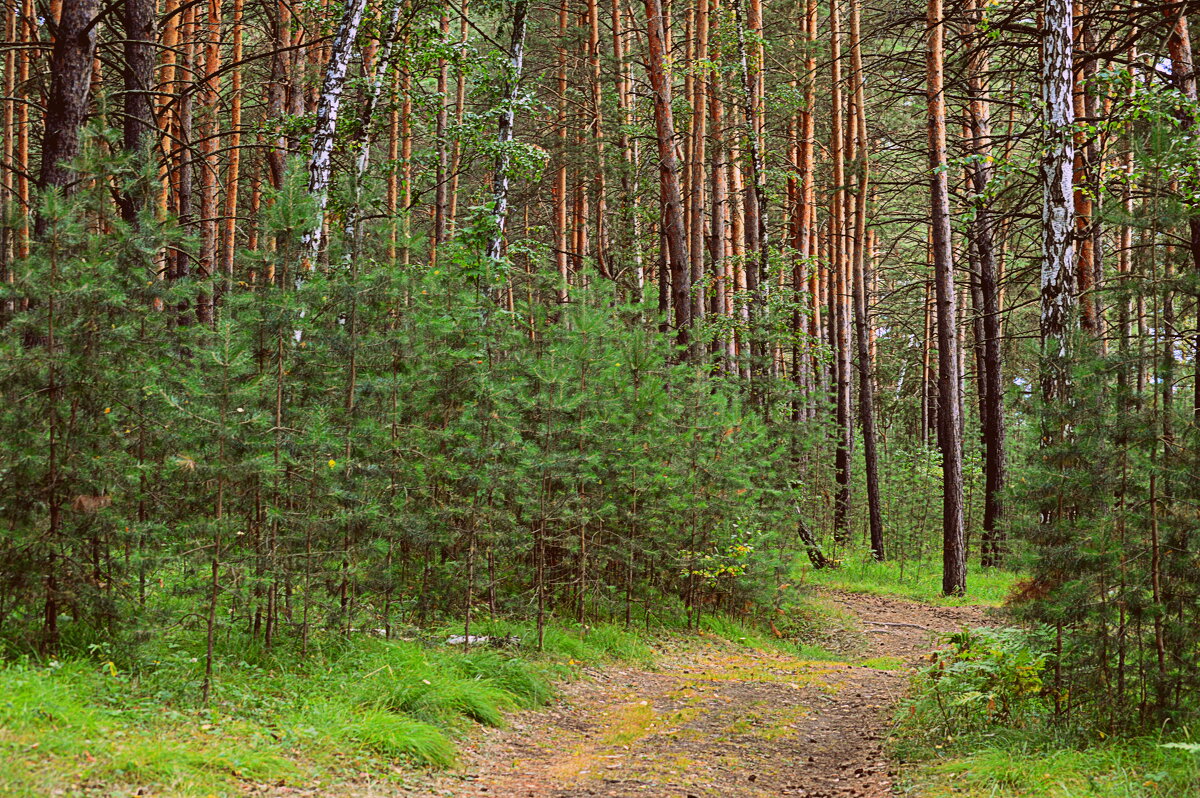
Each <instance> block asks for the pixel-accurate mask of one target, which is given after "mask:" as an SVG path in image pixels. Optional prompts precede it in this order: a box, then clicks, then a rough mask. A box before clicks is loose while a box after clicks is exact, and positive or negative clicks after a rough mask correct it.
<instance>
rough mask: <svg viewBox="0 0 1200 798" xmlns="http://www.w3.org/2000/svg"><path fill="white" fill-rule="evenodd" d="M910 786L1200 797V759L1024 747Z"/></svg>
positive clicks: (1008, 794)
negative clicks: (1198, 794) (1198, 792)
mask: <svg viewBox="0 0 1200 798" xmlns="http://www.w3.org/2000/svg"><path fill="white" fill-rule="evenodd" d="M906 782H907V783H906V787H907V788H908V791H909V794H911V795H919V796H922V798H943V796H951V795H953V796H978V798H983V797H984V796H987V798H1033V797H1034V796H1036V797H1037V798H1082V797H1083V796H1087V797H1088V798H1150V796H1171V797H1172V798H1174V797H1175V796H1179V797H1180V798H1182V796H1188V795H1196V794H1197V790H1200V757H1198V756H1197V755H1196V754H1193V753H1190V752H1188V751H1182V750H1177V749H1170V748H1163V747H1162V746H1161V745H1160V744H1159V743H1158V741H1157V740H1154V739H1137V740H1126V741H1120V742H1113V743H1107V744H1100V745H1095V746H1092V747H1088V748H1084V749H1075V748H1067V749H1054V750H1038V748H1036V747H1034V748H1029V747H1027V744H1023V743H1022V742H1021V741H1019V740H1018V741H1013V742H1010V743H1009V744H1008V745H1006V746H1005V747H1001V748H990V749H986V750H982V751H978V752H976V753H973V754H969V755H965V756H958V757H954V758H951V759H948V760H946V761H941V762H938V763H937V764H932V765H926V766H924V767H921V768H919V769H917V770H915V771H910V772H909V773H908V774H906Z"/></svg>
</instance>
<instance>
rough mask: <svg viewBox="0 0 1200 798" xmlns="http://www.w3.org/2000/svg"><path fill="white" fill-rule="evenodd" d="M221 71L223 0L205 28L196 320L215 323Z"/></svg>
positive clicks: (215, 0)
mask: <svg viewBox="0 0 1200 798" xmlns="http://www.w3.org/2000/svg"><path fill="white" fill-rule="evenodd" d="M220 71H221V0H208V17H207V19H206V24H205V27H204V79H203V80H202V81H201V84H200V87H199V91H198V96H197V99H198V100H199V105H200V112H201V114H202V116H201V122H200V125H199V128H200V130H199V133H200V141H199V142H198V147H197V149H198V150H199V154H200V257H199V259H198V261H197V269H196V272H197V276H198V277H199V278H200V281H201V282H200V287H199V289H198V291H197V295H196V321H197V322H199V323H200V324H212V323H213V286H212V285H211V284H208V283H206V282H205V281H206V280H208V279H209V278H211V277H212V276H213V275H214V274H216V272H217V257H218V251H219V250H218V245H219V239H218V230H219V228H220V225H219V224H218V222H219V220H218V219H217V214H218V210H217V208H218V206H217V174H218V172H219V171H220V168H221V165H220V158H219V144H220V140H219V137H220V130H221V128H220V120H219V117H218V112H219V107H218V106H219V102H220V93H219V90H220V85H221V83H220V78H219V77H218V76H219V75H220Z"/></svg>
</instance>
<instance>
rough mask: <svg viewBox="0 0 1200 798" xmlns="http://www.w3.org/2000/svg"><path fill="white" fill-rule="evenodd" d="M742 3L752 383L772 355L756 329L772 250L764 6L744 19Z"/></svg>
mask: <svg viewBox="0 0 1200 798" xmlns="http://www.w3.org/2000/svg"><path fill="white" fill-rule="evenodd" d="M743 2H744V0H733V14H734V28H735V29H736V32H737V47H738V59H739V61H740V62H741V71H742V91H743V97H742V117H743V121H744V122H745V125H746V131H745V136H744V141H743V144H742V147H743V151H744V152H745V153H746V155H747V156H749V157H748V158H747V164H748V166H749V167H750V184H749V185H748V186H747V187H746V196H745V201H744V203H743V206H742V207H743V217H744V219H745V225H744V227H743V233H744V234H745V238H746V252H747V254H748V255H750V254H753V257H754V259H753V260H749V259H747V261H746V265H745V270H746V290H747V292H748V293H749V295H750V296H749V311H750V313H749V315H750V330H749V334H748V335H749V339H750V360H751V364H750V374H751V380H754V378H755V375H756V374H758V373H759V372H760V371H761V370H763V369H764V368H766V367H767V366H768V365H769V364H768V363H766V362H765V360H764V359H765V358H766V357H768V356H769V355H770V352H769V351H768V350H767V349H766V341H764V340H763V339H762V335H763V331H762V330H759V329H757V328H758V326H759V314H760V313H761V306H762V305H763V303H764V300H765V298H766V295H767V294H768V293H769V292H770V279H769V268H768V266H769V257H770V244H769V241H768V231H767V188H766V169H765V166H764V161H763V153H762V136H761V135H760V130H761V126H762V120H761V113H760V103H759V99H760V96H761V88H760V87H761V84H762V69H763V63H762V50H761V48H760V46H759V42H760V41H761V35H762V6H761V4H760V3H759V0H750V2H749V12H748V13H746V14H743V10H742V3H743ZM747 28H749V29H750V32H751V33H752V34H753V36H754V42H753V43H752V46H751V44H748V43H747V41H746V39H747V36H746V29H747Z"/></svg>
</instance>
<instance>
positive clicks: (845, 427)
mask: <svg viewBox="0 0 1200 798" xmlns="http://www.w3.org/2000/svg"><path fill="white" fill-rule="evenodd" d="M829 59H830V61H829V65H830V99H831V108H830V123H829V160H830V161H831V163H832V165H833V193H832V195H831V197H830V209H829V269H830V275H829V323H830V335H829V344H830V347H831V348H832V349H833V355H834V386H835V395H834V405H835V414H836V423H835V426H836V434H837V447H836V449H835V451H834V478H835V481H836V482H837V492H836V494H835V496H834V506H833V535H834V539H835V540H837V541H838V542H839V543H841V542H845V541H847V540H849V537H850V455H851V444H852V441H853V436H854V432H853V426H852V421H851V416H852V413H851V410H850V408H851V404H852V401H851V390H850V346H851V344H850V338H849V335H848V332H847V331H848V327H849V315H850V314H849V312H848V305H849V303H848V301H847V294H848V291H849V288H848V280H847V270H848V268H849V257H848V254H847V252H846V233H847V231H848V229H849V223H848V220H847V219H846V191H845V185H846V162H845V142H846V128H845V111H846V107H845V102H844V101H843V99H842V31H841V17H840V13H839V0H833V2H831V3H830V5H829Z"/></svg>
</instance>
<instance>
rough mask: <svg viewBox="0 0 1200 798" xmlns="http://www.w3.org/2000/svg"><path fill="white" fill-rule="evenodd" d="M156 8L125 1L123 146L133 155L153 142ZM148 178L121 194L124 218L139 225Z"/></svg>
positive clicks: (143, 0)
mask: <svg viewBox="0 0 1200 798" xmlns="http://www.w3.org/2000/svg"><path fill="white" fill-rule="evenodd" d="M155 15H156V8H155V3H154V0H126V2H125V4H124V23H125V48H124V49H125V64H124V83H125V85H124V90H125V96H124V104H125V109H124V110H125V119H124V138H123V140H122V147H123V148H124V150H125V151H126V152H127V153H129V154H130V155H131V156H133V157H134V159H135V161H134V163H140V161H138V160H137V158H138V156H139V155H143V154H145V153H147V152H148V147H149V146H150V145H151V144H152V143H153V142H152V140H151V133H152V132H153V131H154V129H155V127H156V124H155V119H156V115H155V113H154V50H155V46H156V45H157V43H158V40H157V38H156V36H155V33H154V21H155ZM149 189H150V187H149V186H148V185H146V182H145V180H143V179H141V177H140V176H139V179H138V180H137V182H136V183H135V184H134V185H133V186H132V187H131V188H130V189H129V190H127V191H125V192H124V193H123V194H122V195H121V197H120V206H121V217H122V218H123V219H124V220H125V221H126V222H128V223H130V224H136V222H137V215H138V212H139V211H140V210H142V209H143V208H144V207H145V205H146V203H147V202H148V201H149Z"/></svg>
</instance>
